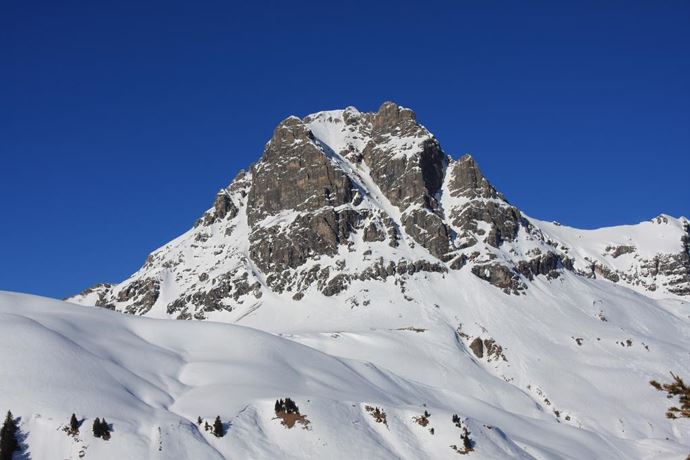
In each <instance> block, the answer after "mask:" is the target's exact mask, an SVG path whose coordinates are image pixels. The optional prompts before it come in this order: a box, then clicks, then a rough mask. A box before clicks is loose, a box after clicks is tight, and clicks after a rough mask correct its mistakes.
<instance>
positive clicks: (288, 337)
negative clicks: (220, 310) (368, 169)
mask: <svg viewBox="0 0 690 460" xmlns="http://www.w3.org/2000/svg"><path fill="white" fill-rule="evenodd" d="M428 276H429V275H428V274H422V275H420V278H421V279H420V280H417V281H418V282H417V283H416V284H415V285H416V286H419V288H418V290H416V291H415V292H410V293H409V294H410V295H411V296H412V300H405V299H404V298H403V297H402V295H396V294H395V293H396V292H399V291H395V290H390V291H389V292H391V293H393V294H392V295H383V293H384V292H386V291H379V292H378V293H377V292H373V293H372V292H371V291H370V294H371V295H372V296H373V297H372V298H370V301H371V303H370V304H369V305H368V306H367V307H362V308H354V309H353V308H352V307H351V306H350V305H349V304H347V303H345V302H341V303H337V302H331V303H329V304H325V303H323V302H322V301H321V300H322V299H323V297H321V298H320V299H318V298H316V297H312V298H311V300H310V299H307V301H306V302H305V301H302V302H296V301H291V300H285V299H282V298H281V297H280V296H275V297H269V298H266V299H264V300H265V304H264V305H263V306H262V307H261V308H260V309H258V310H256V311H255V312H254V313H253V314H252V315H250V316H248V317H247V318H245V320H244V321H243V322H245V323H247V324H249V325H262V326H263V327H264V328H265V329H267V330H271V331H273V332H275V333H278V334H281V335H282V337H280V336H279V335H273V334H270V333H266V332H261V331H258V330H256V329H252V328H248V327H243V326H237V325H229V324H221V323H214V322H188V321H169V320H156V319H149V318H142V317H137V316H128V315H122V314H120V313H116V312H110V311H107V310H105V309H93V308H85V307H79V306H76V305H73V304H68V303H64V302H59V301H54V300H48V299H45V298H40V297H34V296H28V295H23V294H13V293H0V334H1V336H2V337H4V338H5V339H4V340H3V341H2V342H1V344H0V357H1V358H2V360H1V361H0V362H1V364H0V410H6V409H11V410H12V411H13V412H14V413H15V415H18V416H21V430H22V432H23V433H25V434H26V440H25V444H26V445H27V450H26V451H27V452H28V454H29V455H30V458H32V459H33V460H41V459H55V458H60V459H61V458H78V456H79V455H80V452H85V458H87V459H88V458H97V459H109V458H118V459H119V458H142V459H144V458H170V459H173V458H174V459H180V458H410V459H412V458H414V459H421V458H454V456H455V455H458V454H457V453H455V452H454V451H453V450H452V449H451V447H450V446H451V445H458V446H461V445H462V442H461V440H460V434H461V432H460V430H459V429H458V428H457V427H456V426H455V425H454V424H453V423H452V421H451V418H452V415H453V414H458V415H459V416H460V417H461V419H462V420H463V421H465V420H466V422H465V423H466V425H467V426H468V428H469V431H470V432H471V433H472V435H471V437H472V439H473V440H474V442H475V451H474V452H471V453H470V454H469V455H470V457H469V458H554V459H555V458H573V459H575V458H578V459H580V458H601V459H630V458H650V459H651V458H655V459H656V458H669V459H672V458H682V457H683V456H684V455H687V453H688V452H689V451H690V435H689V430H688V428H689V427H690V425H689V424H688V423H687V421H676V422H671V421H669V420H667V419H665V418H664V411H665V408H666V405H667V404H668V402H667V400H666V399H665V397H664V396H663V395H662V394H660V393H658V392H656V391H655V390H654V389H653V388H651V386H649V384H648V381H649V380H650V379H652V378H657V379H662V380H663V379H666V377H667V375H668V371H669V370H673V371H675V372H677V373H680V374H681V375H689V374H690V356H689V354H688V350H690V321H689V320H688V314H689V311H690V308H689V306H688V304H687V303H686V302H684V301H679V300H672V301H653V300H650V299H648V298H646V297H644V296H642V295H639V294H636V293H634V292H633V291H631V290H629V289H626V288H617V287H616V288H615V289H611V284H610V283H606V282H603V281H598V280H589V279H585V278H582V277H578V276H575V275H572V274H568V275H567V276H566V277H563V278H561V279H559V280H555V281H551V282H544V283H539V284H538V285H537V286H535V287H534V288H533V289H530V290H529V292H528V293H527V295H525V296H506V295H505V294H503V293H502V292H500V291H498V290H495V291H492V290H489V291H486V290H485V289H482V287H483V284H482V283H483V282H482V281H481V280H478V279H476V278H475V277H472V276H471V275H470V276H468V278H467V279H466V280H458V279H450V278H449V277H446V278H443V277H442V275H440V274H439V275H437V276H438V277H437V278H434V279H426V280H424V278H425V277H428ZM459 281H462V282H463V286H464V287H463V289H460V290H458V289H455V290H453V289H450V288H451V287H452V286H453V285H455V283H458V282H459ZM551 283H553V284H557V285H558V288H559V290H558V292H560V293H562V294H560V295H556V294H554V293H553V292H554V289H553V287H554V286H553V285H550V284H551ZM424 286H426V287H424ZM563 293H565V294H563ZM602 317H605V318H606V320H605V321H603V320H602V319H601V318H602ZM475 337H481V338H483V339H484V338H485V339H493V340H495V342H496V343H497V344H498V345H500V346H501V347H502V350H501V352H500V353H499V352H497V351H496V350H495V349H493V350H491V351H492V352H493V354H492V353H490V350H488V349H487V348H486V347H485V348H484V350H483V351H484V354H483V357H482V358H478V357H477V356H476V355H475V353H474V352H473V351H472V350H471V349H470V348H469V344H470V343H471V342H473V341H474V339H475ZM576 339H582V340H581V345H578V344H577V340H576ZM628 340H630V345H628V342H627V341H628ZM499 356H500V357H499ZM502 356H505V360H504V359H503V357H502ZM286 396H289V397H291V398H293V399H294V400H295V401H296V402H297V404H298V406H299V407H300V410H301V413H302V414H305V415H306V416H307V418H308V419H309V421H310V424H309V425H308V428H309V429H307V430H305V429H303V428H302V427H301V426H300V425H296V426H295V427H294V428H292V429H287V428H285V427H284V426H282V425H281V424H280V421H279V420H277V419H275V414H274V411H273V403H274V401H275V400H276V399H278V398H281V397H286ZM367 405H371V406H377V407H380V408H381V409H383V411H384V412H385V413H386V416H387V425H384V424H382V423H376V422H375V420H374V418H373V417H372V416H371V414H370V413H369V412H367V410H366V409H365V407H366V406H367ZM425 410H426V411H428V412H429V413H430V414H431V416H430V417H429V418H428V420H429V425H427V426H426V427H422V426H420V425H419V424H417V423H416V422H415V421H414V419H413V418H414V417H418V416H421V415H422V414H423V413H424V411H425ZM72 412H75V413H76V414H77V415H78V416H79V417H80V418H81V417H84V418H86V420H85V421H84V424H83V425H82V429H81V432H80V435H79V436H78V438H77V439H74V438H71V437H69V436H67V434H66V433H64V432H63V431H61V427H62V426H64V424H66V423H67V421H68V419H69V416H70V414H71V413H72ZM217 414H219V415H221V417H222V419H223V420H224V421H226V422H227V423H229V425H228V426H227V434H226V435H225V436H224V437H223V438H216V437H214V436H212V435H211V434H210V433H208V432H205V431H204V430H203V429H199V428H198V427H197V425H196V423H195V420H196V419H197V416H202V417H203V418H205V419H206V420H209V422H212V420H213V418H214V417H215V415H217ZM97 416H100V417H103V416H105V417H106V419H107V420H108V421H109V422H110V423H112V425H113V428H114V431H113V437H112V439H111V440H110V441H102V440H100V439H96V438H93V436H92V435H91V433H90V425H91V423H92V420H93V419H94V418H95V417H97ZM430 428H434V432H433V434H432V433H431V432H430Z"/></svg>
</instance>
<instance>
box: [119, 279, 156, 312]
mask: <svg viewBox="0 0 690 460" xmlns="http://www.w3.org/2000/svg"><path fill="white" fill-rule="evenodd" d="M159 294H160V283H159V281H158V280H156V279H152V278H145V279H140V280H134V281H133V282H131V283H130V284H128V285H126V286H125V287H124V288H122V289H121V290H120V291H119V292H118V293H117V297H116V299H117V301H118V302H129V306H128V307H127V312H128V313H136V314H138V315H143V314H146V313H147V312H148V311H149V310H150V309H151V307H152V306H153V304H154V303H156V300H158V295H159Z"/></svg>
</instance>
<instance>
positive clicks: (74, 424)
mask: <svg viewBox="0 0 690 460" xmlns="http://www.w3.org/2000/svg"><path fill="white" fill-rule="evenodd" d="M69 431H70V433H71V434H79V420H77V416H76V415H74V414H72V417H71V418H70V419H69Z"/></svg>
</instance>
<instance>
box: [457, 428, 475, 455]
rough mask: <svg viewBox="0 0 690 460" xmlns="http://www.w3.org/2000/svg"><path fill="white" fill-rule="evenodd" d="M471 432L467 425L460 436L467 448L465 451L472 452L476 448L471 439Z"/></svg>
mask: <svg viewBox="0 0 690 460" xmlns="http://www.w3.org/2000/svg"><path fill="white" fill-rule="evenodd" d="M470 434H471V433H470V432H469V431H467V427H463V428H462V434H461V435H460V438H461V439H462V446H463V447H464V448H465V452H470V451H472V450H474V449H473V448H472V447H473V446H474V443H473V442H472V439H470Z"/></svg>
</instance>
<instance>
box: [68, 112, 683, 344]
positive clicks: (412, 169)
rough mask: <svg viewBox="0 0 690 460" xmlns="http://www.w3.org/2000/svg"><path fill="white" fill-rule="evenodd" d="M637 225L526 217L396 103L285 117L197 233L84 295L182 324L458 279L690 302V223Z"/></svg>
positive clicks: (357, 299)
mask: <svg viewBox="0 0 690 460" xmlns="http://www.w3.org/2000/svg"><path fill="white" fill-rule="evenodd" d="M650 226H654V227H653V228H652V227H650ZM630 228H631V229H632V230H629V229H628V227H626V228H616V229H615V230H614V229H611V230H610V231H609V230H607V229H601V230H597V231H587V232H585V231H580V230H577V229H571V228H568V227H564V226H561V225H557V224H552V223H547V222H541V221H537V220H535V219H530V218H527V217H526V216H524V215H523V214H522V213H521V212H520V211H519V210H518V209H517V208H516V207H515V206H513V205H511V204H510V203H509V202H508V201H507V200H506V199H505V197H504V196H503V195H502V194H501V193H499V192H498V191H497V190H496V189H495V188H494V187H493V186H492V185H491V183H490V182H489V181H488V180H487V179H486V178H485V177H484V175H483V174H482V172H481V170H480V168H479V166H478V164H477V162H476V161H475V160H474V158H472V157H471V156H469V155H465V156H462V157H460V158H459V159H458V160H453V159H452V158H451V157H450V156H448V155H446V153H444V152H443V150H442V148H441V145H440V143H439V142H438V140H436V138H435V137H434V136H433V135H432V134H431V133H430V132H429V131H428V130H427V129H426V128H425V127H424V126H422V125H421V124H419V123H418V122H417V120H416V116H415V114H414V112H412V111H411V110H410V109H407V108H403V107H401V106H399V105H397V104H395V103H393V102H386V103H384V104H383V105H381V107H380V108H379V109H378V111H376V112H371V113H362V112H359V111H358V110H357V109H355V108H352V107H348V108H346V109H344V110H334V111H327V112H319V113H316V114H312V115H309V116H307V117H305V118H303V119H300V118H298V117H294V116H291V117H288V118H286V119H285V120H283V121H282V122H280V123H279V124H278V126H277V127H276V128H275V130H274V132H273V135H272V136H271V138H270V140H269V142H268V143H267V144H266V146H265V149H264V152H263V154H262V155H261V158H260V159H259V161H258V162H257V163H256V164H255V165H253V166H252V167H251V169H250V170H249V171H241V172H240V173H239V174H238V175H237V176H236V177H235V179H233V181H232V182H231V183H230V185H229V186H228V187H226V188H223V189H222V190H220V191H219V192H218V194H217V195H216V197H215V199H214V201H213V205H212V207H211V208H210V209H208V210H207V211H206V212H205V213H203V215H202V216H201V217H200V218H199V219H198V220H197V222H196V223H195V225H194V227H193V228H192V229H191V230H189V231H188V232H187V233H185V234H184V235H181V236H180V237H178V238H176V239H175V240H173V241H171V242H169V243H168V244H166V245H165V246H163V247H162V248H160V249H158V250H156V251H154V252H153V253H152V254H151V255H150V256H149V257H148V258H147V259H146V262H145V264H144V265H143V267H142V268H141V269H140V270H139V271H138V272H136V273H135V274H134V275H132V276H131V277H130V278H129V279H127V280H125V281H124V282H122V283H120V284H115V285H109V284H102V285H97V286H94V287H93V288H90V289H87V290H86V291H84V292H82V293H81V294H79V295H77V296H74V297H72V298H71V299H69V300H71V301H73V302H77V303H82V304H87V305H97V306H101V307H106V308H113V309H117V310H121V311H125V312H128V313H133V314H142V315H153V314H155V315H159V316H160V315H163V316H166V315H167V316H171V317H174V318H180V319H204V318H215V317H217V315H222V314H227V315H231V316H232V315H235V316H233V317H241V316H242V315H246V314H250V313H251V311H253V309H255V308H258V306H260V305H261V302H262V300H261V299H262V296H263V295H264V294H265V293H266V292H271V293H272V294H275V295H285V296H286V301H290V302H298V301H302V300H303V299H304V298H305V295H307V294H310V293H311V294H312V295H324V296H329V297H333V296H341V295H345V294H344V293H349V294H347V296H346V298H347V299H348V302H350V303H351V305H352V307H353V308H354V307H356V306H364V305H367V304H368V302H369V301H368V300H367V295H366V293H367V292H368V290H369V286H371V283H378V285H380V286H383V285H384V283H388V282H391V283H392V285H393V286H395V289H400V290H401V292H403V293H404V295H405V298H406V299H412V297H409V295H410V294H409V291H410V286H414V283H415V282H416V280H425V281H424V282H428V281H427V280H429V279H433V277H445V276H446V275H448V276H450V275H452V274H453V273H455V272H457V273H459V275H458V276H460V278H458V279H466V278H463V276H464V274H465V273H467V274H469V275H470V277H471V278H470V279H471V280H477V282H480V283H483V282H486V283H489V284H490V285H493V286H494V287H495V288H497V289H500V290H501V291H503V292H505V293H506V294H509V295H520V294H522V293H524V292H525V291H526V290H527V289H529V287H530V285H531V284H532V283H535V282H538V281H540V280H541V281H543V282H550V281H551V280H553V279H555V278H558V277H560V276H561V275H562V274H563V273H566V272H572V276H577V275H580V276H587V277H590V278H597V279H603V280H605V281H607V282H614V283H617V284H621V285H625V286H628V287H631V288H633V289H637V290H638V291H640V292H643V293H645V294H646V295H659V296H666V295H670V296H690V224H689V223H688V221H687V220H686V219H674V218H671V217H668V216H660V217H659V218H657V219H655V220H654V221H653V222H649V223H643V224H639V225H638V226H632V227H630ZM628 230H629V231H628ZM592 232H594V233H596V232H599V233H596V235H597V236H596V238H594V237H592ZM660 232H661V233H660ZM647 234H649V235H659V234H663V241H665V242H672V244H671V243H669V244H666V243H664V244H663V245H662V244H656V243H655V241H657V240H659V239H658V238H657V239H655V238H654V237H647ZM659 241H661V240H659ZM452 276H455V275H452ZM463 282H467V281H463ZM410 283H412V284H410ZM460 288H461V287H460ZM479 343H480V344H481V342H479ZM478 346H479V345H477V347H478ZM483 346H484V347H486V346H488V345H487V344H486V343H484V344H483Z"/></svg>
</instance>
